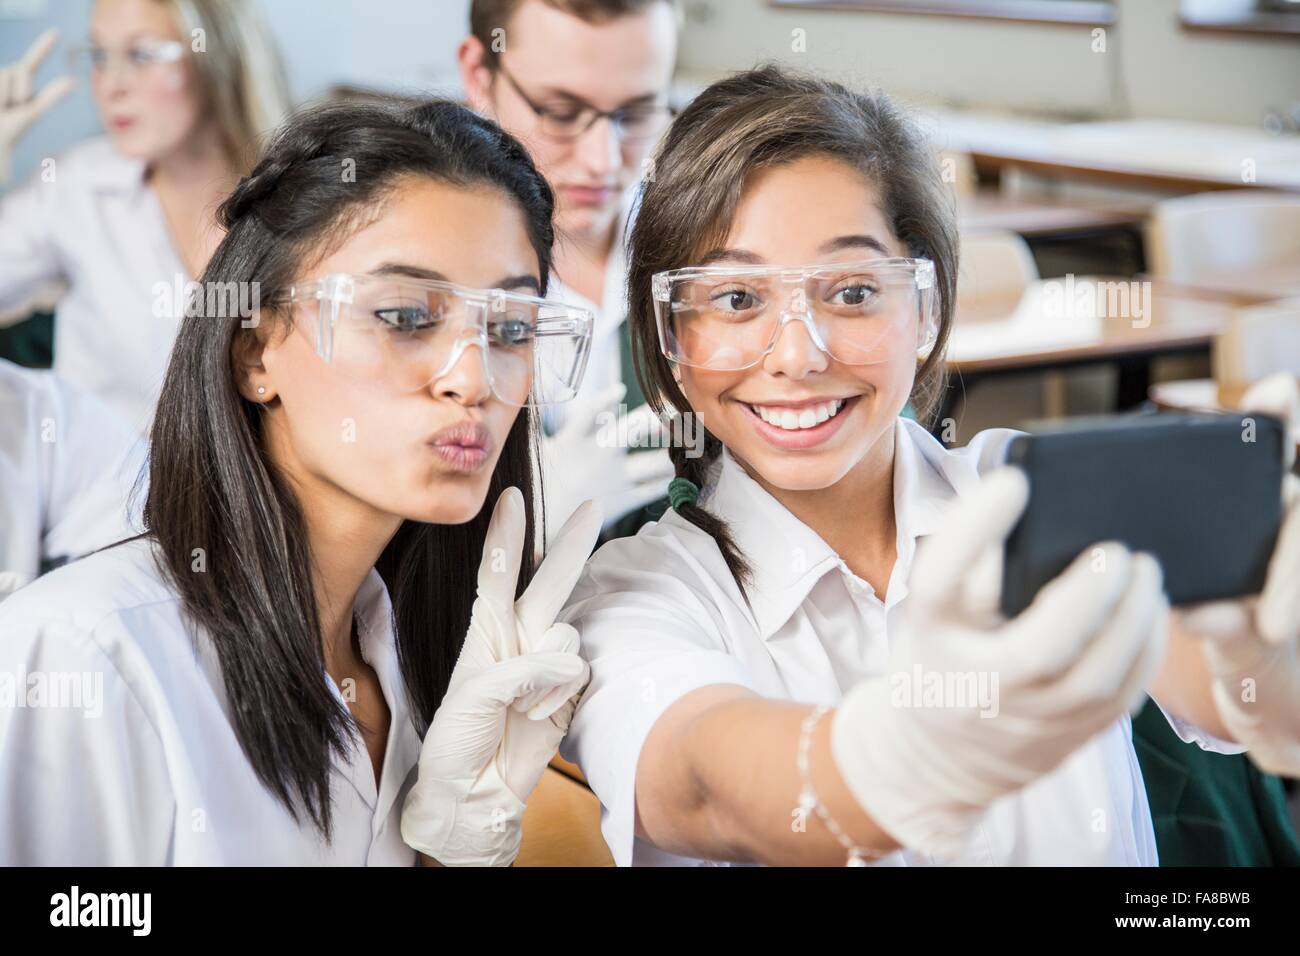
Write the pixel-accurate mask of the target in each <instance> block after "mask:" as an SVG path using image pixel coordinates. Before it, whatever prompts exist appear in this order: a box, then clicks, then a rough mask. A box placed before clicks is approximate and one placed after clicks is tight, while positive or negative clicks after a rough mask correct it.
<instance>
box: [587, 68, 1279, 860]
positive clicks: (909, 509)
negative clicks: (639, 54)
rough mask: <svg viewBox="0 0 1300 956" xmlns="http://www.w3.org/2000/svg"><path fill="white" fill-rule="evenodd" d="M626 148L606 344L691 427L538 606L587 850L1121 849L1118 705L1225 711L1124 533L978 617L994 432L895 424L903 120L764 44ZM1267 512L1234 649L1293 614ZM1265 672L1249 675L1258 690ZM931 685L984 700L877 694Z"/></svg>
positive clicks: (934, 349)
mask: <svg viewBox="0 0 1300 956" xmlns="http://www.w3.org/2000/svg"><path fill="white" fill-rule="evenodd" d="M654 170H655V176H654V177H653V179H652V180H651V181H650V182H648V183H647V184H646V187H645V191H644V195H643V197H642V201H641V206H640V210H639V214H638V218H637V220H636V226H635V230H634V232H633V234H632V240H631V252H630V256H629V259H630V262H631V263H632V265H631V270H630V277H629V295H630V303H631V318H630V321H631V323H632V329H633V337H634V341H635V342H636V343H637V346H638V350H639V354H640V372H641V374H642V376H643V379H644V381H643V387H644V390H645V392H646V393H647V394H657V395H658V396H659V402H660V406H659V407H660V408H664V407H670V408H671V410H673V411H675V412H676V413H678V414H685V415H692V416H698V417H699V418H701V419H702V420H703V424H704V427H705V429H706V434H707V438H706V444H705V452H704V454H703V455H701V456H698V457H692V456H691V455H689V454H688V453H687V450H686V449H682V448H676V449H674V450H673V456H674V462H675V464H676V470H677V478H676V479H675V480H674V482H673V484H672V486H671V487H670V489H669V496H670V500H671V504H672V509H673V510H671V511H669V512H668V513H667V514H666V515H665V517H664V518H663V520H661V521H659V522H657V523H655V524H652V525H649V526H647V527H646V528H644V529H643V530H642V531H641V532H640V533H639V534H638V535H637V536H635V537H632V538H624V539H619V540H615V541H612V542H610V543H608V544H606V545H605V546H604V547H603V548H602V549H601V550H600V551H599V552H597V554H596V555H595V556H594V557H593V559H592V560H591V561H590V562H589V564H588V567H587V570H586V572H585V573H584V575H583V577H582V579H581V580H580V581H579V583H578V585H577V587H576V588H575V590H574V593H573V597H572V599H571V602H570V604H569V606H568V607H567V609H566V611H565V613H564V615H563V620H566V621H568V622H570V623H572V624H573V625H574V626H576V627H577V628H578V629H579V631H580V632H581V634H582V640H583V654H584V656H585V657H586V658H587V659H588V661H589V662H590V664H591V671H592V677H591V685H590V687H589V689H588V691H587V693H586V695H585V696H584V698H583V700H582V702H581V704H580V705H579V707H578V710H577V712H576V714H575V716H574V720H573V725H572V729H571V731H570V734H569V737H568V738H567V739H566V741H565V744H564V748H563V750H562V753H563V754H564V756H566V757H567V758H569V759H571V760H573V761H575V762H576V763H577V764H579V765H580V766H581V768H582V769H583V771H584V772H585V774H586V776H587V779H588V780H589V781H590V783H591V786H592V788H593V789H594V791H595V792H596V794H597V795H598V796H599V797H600V800H601V803H602V805H603V831H604V834H605V838H606V841H607V842H608V843H609V845H610V849H611V851H612V852H613V854H614V858H615V860H616V861H617V862H618V863H620V864H623V865H627V864H667V863H684V862H691V861H699V860H722V861H748V862H765V863H797V864H804V863H843V862H845V861H846V860H848V861H849V862H851V863H855V864H861V863H866V862H870V861H879V862H881V863H886V864H894V865H918V864H927V863H933V862H940V861H944V860H951V861H957V862H962V863H971V864H995V865H1005V864H1016V863H1023V864H1050V863H1057V864H1063V863H1069V864H1128V865H1139V864H1148V865H1150V864H1154V863H1155V862H1156V848H1155V840H1154V833H1153V830H1152V823H1151V814H1150V810H1149V808H1148V805H1147V798H1146V794H1145V792H1144V790H1143V785H1142V777H1141V772H1140V770H1139V767H1138V763H1137V758H1136V755H1135V753H1134V750H1133V744H1132V737H1131V727H1130V722H1129V716H1128V711H1129V709H1130V708H1131V707H1132V706H1133V705H1134V703H1135V702H1137V701H1139V700H1140V699H1141V697H1142V694H1143V693H1144V691H1145V690H1146V688H1147V687H1148V685H1149V684H1151V685H1152V687H1153V690H1152V693H1153V694H1154V695H1155V696H1156V697H1157V699H1158V700H1159V702H1160V703H1161V705H1162V706H1163V707H1165V708H1166V710H1167V712H1168V713H1169V714H1170V715H1171V716H1170V719H1171V722H1173V724H1174V726H1175V729H1177V730H1178V731H1179V733H1180V734H1181V735H1183V737H1184V739H1187V740H1196V741H1198V742H1199V743H1201V745H1202V746H1204V747H1206V748H1217V749H1221V750H1225V751H1229V752H1239V751H1240V750H1242V749H1243V748H1242V747H1241V746H1239V745H1237V744H1234V743H1232V742H1231V738H1232V737H1237V738H1238V739H1240V737H1241V731H1240V729H1239V727H1235V728H1234V729H1233V731H1229V729H1227V728H1226V727H1225V726H1224V723H1223V722H1222V721H1221V720H1219V718H1218V717H1217V715H1216V712H1215V709H1214V705H1213V703H1212V702H1211V701H1210V684H1211V680H1210V677H1209V676H1207V674H1206V672H1205V668H1204V665H1200V666H1199V667H1198V666H1197V662H1198V661H1199V657H1196V655H1197V654H1198V653H1199V648H1198V646H1197V645H1195V644H1194V643H1191V642H1190V641H1188V640H1187V639H1184V638H1182V637H1181V635H1180V636H1179V638H1178V639H1176V640H1173V641H1167V628H1168V620H1169V617H1170V615H1169V607H1168V602H1167V600H1166V597H1165V595H1164V593H1163V590H1162V578H1161V570H1160V567H1159V566H1158V565H1157V563H1156V562H1155V561H1154V560H1153V559H1152V558H1151V557H1150V556H1148V555H1144V554H1134V553H1130V551H1129V550H1128V549H1127V548H1125V547H1124V546H1122V545H1120V544H1116V543H1105V542H1103V543H1100V544H1099V545H1098V546H1097V547H1096V548H1094V549H1089V550H1088V551H1086V552H1085V553H1083V554H1081V555H1080V556H1079V558H1078V559H1077V560H1076V561H1075V562H1074V563H1073V564H1072V565H1071V566H1070V567H1069V568H1068V569H1067V570H1066V571H1065V572H1063V573H1062V574H1061V575H1060V576H1059V577H1058V578H1057V579H1056V580H1054V581H1053V582H1052V583H1051V584H1049V585H1048V586H1047V587H1045V588H1044V589H1043V590H1042V591H1041V592H1039V594H1038V596H1037V598H1036V600H1035V601H1034V602H1033V604H1032V605H1031V606H1030V607H1029V608H1028V609H1027V610H1026V611H1024V612H1023V613H1022V614H1021V615H1019V616H1018V617H1016V618H1014V619H1012V620H1009V621H1008V620H1003V619H1001V618H1000V617H999V616H998V615H997V613H996V610H997V587H996V569H997V568H996V561H991V560H990V559H993V558H996V552H997V549H999V548H1000V546H1001V543H1002V541H1003V539H1004V538H1005V536H1006V534H1007V533H1008V531H1009V530H1010V529H1011V527H1012V526H1013V525H1014V524H1015V522H1016V520H1017V518H1018V516H1019V514H1020V512H1021V510H1022V508H1023V507H1024V504H1025V501H1026V497H1027V488H1026V483H1025V480H1024V478H1023V476H1022V475H1021V474H1020V473H1019V472H1016V471H1012V470H1010V469H1000V468H998V465H999V464H1000V463H1001V462H1002V460H1003V456H1004V453H1005V449H1006V446H1007V443H1008V442H1009V440H1010V439H1011V438H1012V437H1013V436H1014V434H1015V433H1014V432H1011V431H1008V430H1001V429H1000V430H993V431H987V432H983V433H981V434H979V435H977V436H976V437H975V438H974V439H973V440H972V441H971V442H970V444H969V445H967V446H966V447H965V448H961V449H955V450H948V449H946V448H944V447H943V446H942V445H941V444H940V443H939V442H938V441H937V440H935V439H934V438H933V437H931V435H930V434H929V433H927V431H926V430H925V429H924V428H923V427H921V426H920V425H918V424H917V423H916V422H915V421H911V420H908V419H905V418H902V417H900V413H901V412H902V410H903V408H904V406H905V405H906V404H907V403H908V402H909V400H910V401H911V402H912V403H913V404H914V405H915V407H917V408H918V409H919V411H920V412H921V414H922V415H924V414H925V413H926V412H927V410H928V409H930V408H931V407H932V405H933V402H934V399H935V398H936V396H937V394H938V391H939V389H940V388H941V387H942V382H943V372H942V368H943V366H942V360H943V350H944V345H945V342H946V341H947V338H948V334H949V330H950V327H951V323H952V320H953V300H954V289H955V284H956V275H957V229H956V222H955V217H954V212H953V208H952V203H951V199H950V198H949V194H948V192H947V190H946V188H945V187H944V185H943V183H942V182H941V180H940V177H939V172H938V169H937V163H936V162H935V160H934V159H933V158H932V156H931V153H930V151H929V148H928V146H927V144H926V142H925V141H924V140H923V139H922V138H921V137H920V136H919V135H918V133H917V132H916V131H915V130H914V129H913V127H912V125H911V124H910V122H909V120H908V118H907V117H906V115H905V114H903V113H902V112H901V111H900V110H899V109H898V107H896V106H895V105H893V104H892V103H891V102H890V101H889V100H888V99H887V98H886V97H884V96H881V95H869V94H862V93H855V92H852V91H850V90H848V89H846V88H845V87H843V86H840V85H839V84H836V83H832V82H828V81H823V80H819V79H814V78H806V77H802V76H797V75H791V74H788V73H785V72H783V71H781V70H779V69H777V68H774V67H767V68H761V69H758V70H754V71H751V72H748V73H742V74H738V75H736V76H734V77H731V78H729V79H726V80H722V81H719V82H718V83H716V84H714V85H713V86H711V87H710V88H709V89H707V90H705V91H704V92H703V93H702V94H701V95H700V96H699V97H698V98H697V99H696V100H695V101H694V102H693V103H692V104H691V105H690V106H689V107H688V108H687V109H686V110H685V111H684V112H683V113H682V114H681V115H680V116H679V117H678V119H677V120H676V122H675V123H674V124H673V126H672V128H671V130H670V131H669V133H668V135H667V137H666V139H665V141H664V143H663V144H662V145H661V147H660V150H659V152H658V154H657V156H656V158H655V163H654ZM1288 528H1289V535H1290V539H1289V540H1290V546H1282V545H1280V546H1279V548H1278V552H1277V553H1278V555H1280V556H1284V557H1282V558H1280V559H1279V558H1275V561H1274V567H1273V568H1272V569H1271V573H1270V583H1269V587H1268V588H1266V589H1265V593H1264V598H1263V602H1262V603H1261V605H1260V613H1259V614H1258V615H1256V616H1255V617H1254V618H1253V619H1252V620H1251V621H1249V622H1248V624H1247V626H1246V631H1247V632H1248V633H1246V634H1245V636H1244V637H1243V640H1249V641H1254V642H1255V643H1256V644H1258V643H1259V640H1260V639H1259V637H1258V634H1256V633H1255V631H1254V630H1252V629H1253V628H1255V626H1256V625H1255V621H1265V620H1270V619H1272V620H1276V619H1284V620H1286V621H1288V622H1291V621H1300V606H1298V603H1297V599H1296V596H1295V594H1294V593H1292V592H1294V591H1295V589H1294V588H1291V587H1289V585H1288V584H1287V582H1288V581H1289V580H1292V579H1294V578H1295V576H1296V574H1297V572H1298V571H1300V568H1297V565H1300V548H1297V547H1295V544H1296V539H1297V537H1300V515H1298V514H1297V512H1296V511H1295V510H1294V509H1293V511H1292V515H1291V518H1290V523H1289V526H1288ZM1287 533H1288V532H1284V537H1285V536H1286V534H1287ZM990 569H992V570H993V572H994V573H993V574H992V575H990V574H989V573H988V572H989V570H990ZM1265 607H1268V608H1269V609H1270V610H1269V611H1268V612H1267V613H1265V612H1264V610H1263V609H1264V608H1265ZM1270 615H1272V617H1271V618H1270ZM1275 636H1276V635H1275ZM1291 639H1292V641H1293V640H1294V635H1292V637H1291ZM1166 646H1168V648H1169V650H1168V653H1166ZM1261 646H1262V645H1261ZM1291 657H1292V658H1294V653H1292V654H1291ZM1162 665H1163V666H1162ZM1296 673H1297V672H1296V671H1295V669H1294V668H1293V669H1292V670H1290V671H1287V670H1285V669H1279V670H1275V671H1274V672H1273V673H1268V672H1267V671H1266V672H1264V673H1261V674H1258V675H1257V676H1258V677H1259V679H1260V680H1265V681H1274V682H1275V683H1274V685H1273V689H1274V690H1277V691H1281V694H1280V696H1282V697H1284V698H1285V697H1286V696H1287V693H1286V687H1287V685H1286V683H1285V682H1286V681H1288V680H1289V681H1290V682H1291V684H1293V685H1295V684H1300V681H1297V680H1296V677H1295V674H1296ZM1215 676H1216V677H1218V676H1222V675H1215ZM900 677H901V678H903V681H904V682H903V683H900V680H899V678H900ZM934 677H937V678H939V680H940V685H941V686H945V685H944V684H943V682H944V681H948V684H947V685H946V686H949V687H953V686H956V687H957V688H958V689H960V688H962V687H971V688H976V689H978V688H980V687H985V688H987V689H989V690H990V691H991V693H990V694H976V695H975V696H973V697H972V696H970V695H965V696H962V695H958V694H956V693H955V692H949V693H947V695H946V696H942V695H941V697H940V698H939V699H931V697H930V696H929V695H919V696H918V695H916V694H913V693H904V691H907V690H909V688H911V687H912V686H913V684H916V685H918V686H922V687H925V686H930V685H931V684H933V681H932V680H930V678H934ZM953 678H958V679H960V681H961V683H959V684H956V685H954V684H953V683H952V680H951V679H953ZM995 681H996V683H994V682H995ZM1153 682H1154V683H1153ZM1264 696H1265V695H1264V694H1263V693H1262V692H1261V695H1260V697H1261V700H1262V699H1263V698H1264ZM1274 716H1276V715H1274ZM1182 718H1187V719H1186V720H1184V719H1182ZM1293 723H1294V720H1293ZM1283 729H1284V730H1289V732H1291V737H1292V739H1296V738H1300V733H1296V732H1295V731H1296V728H1295V727H1294V726H1291V727H1289V728H1283ZM1282 737H1283V738H1285V737H1286V734H1285V733H1284V734H1282ZM1243 742H1245V741H1243ZM1252 743H1253V742H1252Z"/></svg>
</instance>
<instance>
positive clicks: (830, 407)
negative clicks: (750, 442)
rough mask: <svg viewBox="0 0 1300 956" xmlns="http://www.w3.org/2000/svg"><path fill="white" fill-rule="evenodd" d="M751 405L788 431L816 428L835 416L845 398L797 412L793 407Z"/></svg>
mask: <svg viewBox="0 0 1300 956" xmlns="http://www.w3.org/2000/svg"><path fill="white" fill-rule="evenodd" d="M749 407H750V408H752V409H753V410H754V414H756V415H757V416H758V417H759V418H761V419H763V421H765V422H767V423H768V424H769V425H775V426H776V427H777V428H784V429H785V430H786V431H799V430H801V429H804V428H814V427H816V426H817V425H820V424H821V423H822V422H824V421H826V420H827V419H828V418H834V417H835V415H836V414H838V413H839V410H840V409H841V408H843V407H844V400H843V399H839V398H836V399H833V400H831V401H829V402H822V403H821V404H820V405H809V406H808V407H807V408H803V409H800V410H799V411H797V412H796V411H795V410H794V409H792V408H769V407H767V406H765V405H750V406H749Z"/></svg>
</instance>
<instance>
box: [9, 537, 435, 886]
mask: <svg viewBox="0 0 1300 956" xmlns="http://www.w3.org/2000/svg"><path fill="white" fill-rule="evenodd" d="M355 611H356V615H357V622H358V629H357V630H358V634H359V636H360V640H361V649H362V653H363V655H364V657H365V659H366V660H367V661H368V662H369V663H370V665H371V666H372V667H374V669H375V672H376V673H377V674H378V677H379V683H380V686H381V688H382V689H383V694H384V698H385V700H386V701H387V703H388V707H389V709H390V711H391V714H392V722H391V726H390V730H389V736H388V745H387V751H386V753H385V756H384V762H383V770H382V774H381V779H380V782H379V786H378V789H377V791H376V786H375V775H374V771H373V769H372V765H371V761H370V757H369V755H368V753H367V752H366V750H365V747H364V745H363V744H361V743H360V742H359V741H358V743H357V744H356V746H355V747H354V748H353V750H352V753H351V756H350V757H349V758H348V759H346V760H344V759H340V758H338V757H336V758H335V760H334V766H333V773H332V782H331V783H332V786H331V790H332V794H333V811H334V838H333V841H332V843H331V844H329V845H328V846H327V845H325V844H324V843H323V842H322V841H321V839H320V837H319V835H318V833H317V831H316V830H315V829H314V828H313V827H312V825H311V823H310V822H304V823H303V824H301V825H300V824H298V823H295V822H294V820H293V819H292V817H291V816H290V815H289V812H288V811H287V810H286V809H285V807H284V805H283V804H281V803H280V802H279V801H278V800H277V799H276V798H275V797H274V796H272V794H271V792H270V791H269V790H267V789H266V787H264V786H263V785H262V782H261V781H260V780H259V779H258V777H257V776H256V774H255V773H254V772H253V768H252V765H251V764H250V763H249V761H248V759H247V757H246V756H245V755H244V752H243V750H242V748H241V747H240V745H239V741H238V739H237V738H236V736H235V733H234V728H233V725H232V724H231V720H230V711H229V705H228V702H227V699H226V695H225V692H224V685H223V682H222V678H221V672H220V668H219V667H218V664H217V658H216V653H215V650H214V648H213V646H212V644H211V642H210V640H209V639H208V638H207V637H206V635H204V634H203V633H199V634H196V635H192V634H191V632H192V631H193V627H192V626H191V625H189V624H187V622H186V620H185V618H184V616H183V613H182V610H181V606H180V600H179V598H178V596H177V595H176V593H175V591H174V590H173V589H172V588H171V586H170V585H169V584H168V583H167V582H166V580H165V579H164V577H163V575H162V573H161V571H160V570H159V568H158V566H157V564H156V560H155V546H154V545H153V544H151V543H150V542H149V541H147V540H144V539H141V540H137V541H133V542H130V543H128V544H124V545H119V546H117V547H115V548H110V549H109V550H106V551H101V552H99V553H97V554H94V555H91V556H90V557H88V558H84V559H82V560H80V561H76V562H74V563H72V564H70V565H68V566H66V567H64V568H61V569H59V570H57V571H54V572H53V573H51V574H47V575H45V576H44V577H42V578H41V579H40V580H38V581H36V582H35V583H34V584H32V585H31V586H29V587H27V588H24V589H23V590H21V591H19V592H18V593H17V594H15V595H14V596H13V597H12V598H10V599H9V600H8V601H6V602H4V603H3V604H0V635H3V639H0V865H12V864H61V865H77V866H83V865H103V864H111V865H117V864H130V865H173V864H175V865H194V864H199V865H240V864H243V865H249V864H251V865H263V864H267V865H279V864H343V865H371V866H374V865H398V866H410V865H414V863H415V853H414V851H413V850H411V849H410V848H409V847H408V846H406V845H405V844H404V843H403V842H402V838H401V808H402V801H403V799H404V798H405V795H406V792H407V791H408V789H409V788H410V785H411V784H412V783H413V782H414V777H415V766H416V761H417V759H418V757H419V752H420V738H419V736H418V734H417V733H416V731H415V728H414V727H413V726H412V725H411V721H410V718H409V710H408V708H407V703H406V694H405V690H404V686H403V683H402V678H401V674H400V671H399V669H398V664H397V654H396V647H395V643H394V641H395V637H394V632H393V626H392V609H391V606H390V604H389V600H388V592H387V590H386V589H385V588H384V584H383V581H382V580H381V579H380V577H379V575H378V573H377V572H374V571H372V572H371V574H370V576H369V578H368V579H367V580H366V582H365V583H364V584H363V585H362V588H361V591H360V593H359V594H358V596H357V601H356V605H355ZM33 675H36V677H35V683H34V682H33V681H34V678H33ZM42 675H44V676H42ZM47 677H50V678H61V679H62V682H63V684H64V685H65V693H64V695H63V696H62V697H59V698H56V697H55V696H54V694H53V692H52V691H50V690H48V688H51V687H53V686H54V684H53V683H52V681H51V682H46V683H45V685H44V686H45V687H46V688H47V691H46V698H45V701H44V706H40V707H37V706H18V705H17V704H16V697H15V691H17V697H25V698H26V699H27V701H28V702H29V703H30V701H31V700H32V699H33V694H34V693H36V692H34V691H33V687H35V686H38V685H39V684H40V683H41V682H42V681H43V680H45V678H47ZM69 680H71V686H68V682H69ZM321 680H322V681H327V682H328V683H329V686H330V688H331V689H332V690H333V691H334V693H335V694H336V695H338V694H339V691H338V688H337V686H335V685H334V683H333V681H331V680H330V678H329V677H328V675H326V674H325V673H324V672H323V671H322V674H321ZM76 691H79V692H80V694H81V696H80V697H77V696H75V693H74V692H76ZM36 700H38V701H39V700H40V697H39V694H38V696H37V697H36ZM339 700H340V702H342V697H341V696H339ZM56 704H62V705H64V706H55V705H56Z"/></svg>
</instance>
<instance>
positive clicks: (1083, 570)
mask: <svg viewBox="0 0 1300 956" xmlns="http://www.w3.org/2000/svg"><path fill="white" fill-rule="evenodd" d="M1131 576H1132V559H1131V556H1130V555H1129V552H1128V549H1127V548H1125V547H1124V546H1123V545H1121V544H1115V543H1108V544H1101V545H1097V546H1096V547H1094V548H1090V549H1088V550H1085V551H1084V552H1082V553H1081V554H1080V555H1079V556H1078V557H1076V558H1075V559H1074V561H1072V562H1071V563H1070V566H1069V567H1067V568H1066V569H1065V570H1064V571H1062V572H1061V573H1060V574H1058V575H1057V576H1056V577H1055V578H1053V579H1052V580H1051V581H1049V582H1048V583H1047V584H1046V585H1044V586H1043V587H1042V589H1041V590H1039V592H1038V594H1036V595H1035V596H1034V600H1033V602H1032V603H1031V604H1030V605H1029V607H1027V608H1026V609H1025V610H1024V611H1022V612H1021V613H1020V615H1019V616H1018V617H1016V618H1015V619H1014V620H1012V621H1010V622H1009V623H1008V624H1006V625H1005V626H1003V627H1001V628H999V629H998V630H996V631H993V632H990V633H989V634H988V639H987V640H979V641H963V642H961V643H960V644H954V645H953V646H952V647H951V649H950V653H951V654H952V656H953V657H954V658H956V659H961V660H963V661H965V662H966V665H967V668H968V669H970V670H994V671H998V672H999V673H1000V674H1001V678H1000V679H1001V680H1002V682H1003V683H1004V684H1007V685H1020V684H1036V683H1043V682H1046V681H1049V680H1051V679H1052V678H1053V677H1054V676H1056V675H1059V674H1062V673H1063V672H1065V671H1066V670H1068V669H1069V667H1070V666H1071V665H1073V664H1074V662H1075V661H1077V660H1078V659H1079V657H1080V656H1082V654H1083V653H1084V651H1085V649H1086V648H1087V647H1088V645H1089V644H1090V643H1091V642H1093V641H1094V640H1096V639H1097V638H1098V637H1099V636H1100V634H1101V631H1102V628H1103V627H1104V626H1105V624H1106V622H1107V621H1108V620H1109V619H1110V616H1111V615H1112V614H1113V613H1114V610H1115V607H1116V606H1117V605H1118V604H1119V603H1120V601H1121V600H1122V599H1123V597H1124V595H1125V593H1126V591H1127V590H1128V586H1129V581H1130V580H1131Z"/></svg>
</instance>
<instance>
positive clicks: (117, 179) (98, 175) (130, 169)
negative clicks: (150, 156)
mask: <svg viewBox="0 0 1300 956" xmlns="http://www.w3.org/2000/svg"><path fill="white" fill-rule="evenodd" d="M106 146H107V142H106ZM146 165H147V164H146V163H145V161H144V160H143V159H133V158H132V157H130V156H123V155H122V154H121V153H119V152H118V151H117V149H116V148H114V147H111V146H107V148H105V149H102V150H97V151H96V156H95V162H93V163H91V164H88V165H87V166H86V168H85V169H84V170H83V171H81V172H80V173H79V174H78V175H81V176H84V177H85V180H86V182H87V183H89V184H90V186H91V187H92V188H94V189H96V190H99V191H101V192H117V193H141V192H144V190H145V188H146V183H145V179H144V177H145V170H146Z"/></svg>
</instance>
